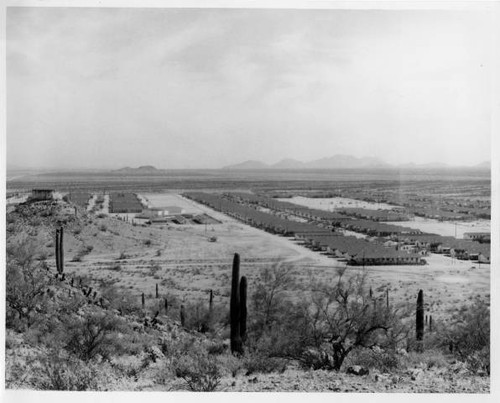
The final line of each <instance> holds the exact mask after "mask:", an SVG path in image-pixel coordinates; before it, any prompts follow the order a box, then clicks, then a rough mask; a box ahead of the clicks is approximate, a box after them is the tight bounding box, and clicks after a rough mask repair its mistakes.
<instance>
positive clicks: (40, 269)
mask: <svg viewBox="0 0 500 403" xmlns="http://www.w3.org/2000/svg"><path fill="white" fill-rule="evenodd" d="M37 256H38V245H37V243H36V241H35V240H33V239H32V238H30V237H27V236H21V237H20V238H18V239H16V240H14V241H12V242H11V243H10V244H9V245H8V246H7V267H6V302H7V305H6V325H7V327H8V328H15V329H17V330H21V329H22V328H23V327H25V326H26V327H28V328H29V327H30V326H31V325H32V324H33V323H34V321H35V320H36V317H37V315H39V314H41V313H42V312H44V311H45V310H46V306H47V303H48V301H47V297H46V294H45V291H46V290H47V287H48V286H49V285H50V284H51V279H50V278H49V276H48V275H47V271H46V269H45V266H44V262H43V261H39V260H36V259H37Z"/></svg>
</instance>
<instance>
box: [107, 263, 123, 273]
mask: <svg viewBox="0 0 500 403" xmlns="http://www.w3.org/2000/svg"><path fill="white" fill-rule="evenodd" d="M109 270H112V271H122V266H121V265H119V264H114V265H112V266H110V267H109Z"/></svg>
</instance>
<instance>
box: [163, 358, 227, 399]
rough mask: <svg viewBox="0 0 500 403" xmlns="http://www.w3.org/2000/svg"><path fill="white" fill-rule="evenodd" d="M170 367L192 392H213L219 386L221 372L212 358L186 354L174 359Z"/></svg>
mask: <svg viewBox="0 0 500 403" xmlns="http://www.w3.org/2000/svg"><path fill="white" fill-rule="evenodd" d="M172 367H173V369H174V372H175V376H176V377H178V378H182V379H183V380H184V382H185V383H186V385H187V387H188V388H189V390H191V391H193V392H213V391H215V390H216V389H217V387H218V386H219V385H220V382H221V378H222V371H221V368H220V364H219V363H218V361H217V359H216V358H215V357H214V356H210V355H207V354H199V355H195V354H188V355H183V356H181V357H179V358H176V359H175V360H174V361H173V363H172Z"/></svg>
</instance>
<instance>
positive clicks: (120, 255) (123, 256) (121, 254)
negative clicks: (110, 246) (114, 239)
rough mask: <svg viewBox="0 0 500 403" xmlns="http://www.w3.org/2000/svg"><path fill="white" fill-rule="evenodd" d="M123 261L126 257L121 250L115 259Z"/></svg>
mask: <svg viewBox="0 0 500 403" xmlns="http://www.w3.org/2000/svg"><path fill="white" fill-rule="evenodd" d="M124 259H128V255H127V254H126V253H125V251H124V250H122V251H121V252H120V254H119V255H118V257H117V258H116V260H124Z"/></svg>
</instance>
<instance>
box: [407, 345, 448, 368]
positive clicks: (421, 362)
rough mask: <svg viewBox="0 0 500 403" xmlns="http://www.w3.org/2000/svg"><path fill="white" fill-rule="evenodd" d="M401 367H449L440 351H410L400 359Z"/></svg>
mask: <svg viewBox="0 0 500 403" xmlns="http://www.w3.org/2000/svg"><path fill="white" fill-rule="evenodd" d="M400 363H401V367H403V368H414V367H424V368H425V369H429V368H444V367H447V366H448V365H449V363H448V360H447V359H446V357H445V356H444V354H443V352H442V351H440V350H435V349H433V350H425V351H422V352H415V351H412V352H410V353H408V354H407V355H406V356H404V357H401V358H400Z"/></svg>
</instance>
